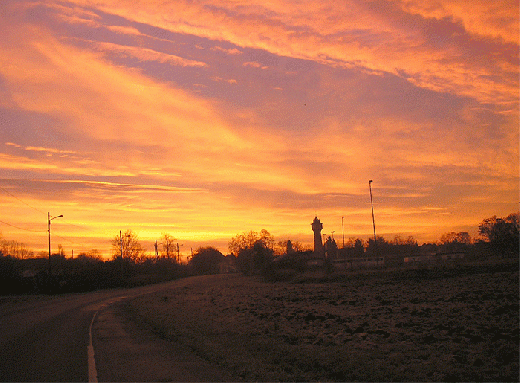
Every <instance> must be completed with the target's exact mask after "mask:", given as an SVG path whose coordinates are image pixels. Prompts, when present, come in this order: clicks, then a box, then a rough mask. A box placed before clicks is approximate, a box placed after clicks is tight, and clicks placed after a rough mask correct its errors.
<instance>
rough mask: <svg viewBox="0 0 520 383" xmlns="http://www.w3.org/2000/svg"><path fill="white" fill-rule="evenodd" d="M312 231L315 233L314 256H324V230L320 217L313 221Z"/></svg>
mask: <svg viewBox="0 0 520 383" xmlns="http://www.w3.org/2000/svg"><path fill="white" fill-rule="evenodd" d="M311 225H312V231H314V254H315V255H317V256H323V255H324V254H325V253H324V251H323V242H322V241H321V231H322V230H323V224H322V223H321V222H320V220H319V219H318V217H317V216H316V217H314V221H312V224H311Z"/></svg>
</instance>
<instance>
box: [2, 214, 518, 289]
mask: <svg viewBox="0 0 520 383" xmlns="http://www.w3.org/2000/svg"><path fill="white" fill-rule="evenodd" d="M478 232H479V237H477V238H471V237H470V235H469V234H468V233H467V232H448V233H445V234H443V235H442V236H441V238H440V239H439V241H437V242H436V243H430V244H423V245H421V246H419V245H418V243H417V241H416V240H415V239H414V238H413V237H411V236H410V237H406V238H403V237H401V236H395V237H394V238H393V239H392V240H385V239H384V238H383V237H381V236H380V237H376V240H374V239H373V238H370V239H368V240H366V241H365V240H363V239H361V238H354V237H351V238H348V239H347V241H346V242H345V245H344V246H341V248H338V246H337V244H336V242H335V240H334V239H333V238H332V237H328V238H327V239H326V241H325V244H324V247H325V249H326V252H327V256H328V257H329V258H334V257H353V258H355V257H363V256H365V257H370V256H379V255H384V256H386V257H388V259H389V260H392V257H394V258H399V257H401V258H402V257H403V256H405V255H408V254H414V253H415V252H417V249H419V248H420V247H421V248H427V247H430V249H431V250H432V251H436V252H453V251H473V253H474V254H477V253H479V254H481V255H482V254H484V256H487V255H489V254H497V255H500V256H505V257H517V256H518V251H519V213H518V212H516V213H512V214H510V215H508V216H507V217H503V218H499V217H497V216H493V217H489V218H486V219H484V220H483V221H482V222H481V223H480V225H479V228H478ZM111 245H112V248H111V258H110V260H107V261H105V260H104V259H103V257H102V254H101V253H100V252H99V251H98V250H95V249H93V250H91V251H88V252H82V253H80V254H78V255H77V256H76V257H75V258H74V259H71V258H67V257H66V256H65V253H64V251H63V247H61V246H59V247H58V252H57V253H55V254H52V255H51V257H50V259H49V257H48V254H47V253H42V254H38V255H39V258H38V257H36V258H35V257H34V252H32V251H30V250H29V249H28V248H27V247H26V246H25V245H24V244H23V243H18V242H16V241H12V240H6V239H2V238H0V278H2V280H3V281H4V283H3V286H4V287H1V288H0V294H8V293H45V292H73V291H75V292H80V291H92V290H96V289H103V288H112V287H131V286H138V285H144V284H149V283H157V282H163V281H167V280H172V279H176V278H181V277H186V276H190V275H201V274H217V273H223V272H224V273H225V272H241V273H243V274H246V275H254V274H264V275H270V274H272V273H273V272H275V271H276V270H275V269H276V268H283V267H286V268H287V265H288V264H289V265H290V267H291V268H293V269H294V270H293V271H301V270H304V269H305V267H306V266H305V262H304V260H305V257H304V256H302V255H308V256H310V255H312V250H311V249H310V248H308V247H306V246H304V245H302V244H300V243H298V242H293V241H291V240H284V241H278V242H277V241H275V238H274V237H273V236H272V235H271V234H270V233H269V232H268V231H267V230H265V229H263V230H261V231H260V232H255V231H249V232H244V233H241V234H237V235H236V236H234V237H233V238H231V240H230V241H229V243H228V250H229V254H228V255H224V254H222V252H220V251H219V250H218V249H216V248H215V247H212V246H206V247H199V248H198V249H197V250H196V251H195V252H193V254H192V256H191V257H190V259H189V261H188V263H187V264H181V262H180V259H179V244H178V242H177V240H176V239H175V238H174V237H173V236H172V235H170V234H167V233H165V234H163V235H162V236H161V238H160V240H158V241H156V243H155V256H152V257H150V256H149V255H147V252H146V249H145V248H144V247H143V246H142V245H141V243H140V241H139V237H138V235H137V234H136V233H135V232H133V231H132V230H127V231H126V232H125V233H119V234H118V235H116V236H114V238H113V239H112V241H111ZM275 260H276V261H278V262H275ZM288 262H289V263H288ZM51 266H52V267H51ZM49 271H51V272H50V274H49Z"/></svg>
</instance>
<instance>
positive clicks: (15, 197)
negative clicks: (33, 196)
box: [0, 186, 47, 230]
mask: <svg viewBox="0 0 520 383" xmlns="http://www.w3.org/2000/svg"><path fill="white" fill-rule="evenodd" d="M0 189H2V190H3V191H4V192H6V193H7V194H9V195H10V196H11V197H13V198H14V199H16V200H18V201H20V202H21V203H23V204H24V205H27V206H29V207H30V208H31V209H34V210H36V211H37V212H39V213H42V214H47V213H44V212H43V211H41V210H40V209H38V208H36V207H34V206H31V205H29V204H28V203H27V202H25V201H22V200H21V199H20V198H18V197H17V196H15V195H14V194H12V193H10V192H8V191H7V190H5V189H4V188H3V187H1V186H0ZM22 230H23V229H22Z"/></svg>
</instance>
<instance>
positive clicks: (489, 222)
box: [478, 212, 519, 255]
mask: <svg viewBox="0 0 520 383" xmlns="http://www.w3.org/2000/svg"><path fill="white" fill-rule="evenodd" d="M478 229H479V233H480V235H481V236H482V237H484V238H485V239H486V240H487V241H489V243H490V244H491V245H492V246H494V247H495V248H496V249H497V250H499V251H503V252H506V253H510V254H511V253H512V254H516V255H518V247H519V213H518V212H517V213H512V214H509V215H508V216H507V217H506V218H497V216H496V215H494V216H493V217H490V218H486V219H484V220H483V221H482V222H481V223H480V225H479V228H478Z"/></svg>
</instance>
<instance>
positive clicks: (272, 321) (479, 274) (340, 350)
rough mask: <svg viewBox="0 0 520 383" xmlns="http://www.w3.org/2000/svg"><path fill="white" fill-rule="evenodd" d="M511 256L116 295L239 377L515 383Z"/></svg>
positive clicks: (188, 282)
mask: <svg viewBox="0 0 520 383" xmlns="http://www.w3.org/2000/svg"><path fill="white" fill-rule="evenodd" d="M518 291H519V284H518V263H516V267H515V263H512V264H511V265H510V267H492V266H491V265H488V266H485V267H480V268H475V267H465V268H464V267H461V268H459V269H458V271H457V272H454V271H453V270H444V271H442V270H440V269H439V270H427V271H417V270H415V271H413V270H411V271H410V273H409V274H406V272H405V271H403V272H402V273H401V274H399V273H394V274H387V275H386V276H381V278H379V277H377V276H375V274H373V273H372V274H370V275H369V274H367V275H365V277H363V275H360V274H358V275H356V277H355V278H352V279H351V280H348V279H346V278H341V280H336V281H330V280H329V281H327V282H323V281H322V282H313V281H312V280H308V281H306V282H305V283H285V282H278V283H266V282H264V281H262V280H261V279H258V278H257V279H255V278H251V277H243V276H241V275H217V276H201V277H194V278H188V279H185V280H180V281H178V282H177V283H176V284H175V287H173V288H171V289H170V290H167V291H164V292H162V293H159V294H155V295H147V296H142V297H140V298H137V299H135V300H132V301H130V302H128V304H127V306H126V308H127V310H128V311H129V312H131V313H132V314H134V315H136V316H137V317H138V318H140V320H143V321H145V322H146V323H147V324H148V325H150V326H152V327H153V328H154V330H155V331H156V332H157V333H158V334H160V335H161V336H162V337H164V338H167V339H170V340H172V341H176V342H182V343H184V344H187V345H189V346H190V347H191V348H192V349H193V350H194V351H195V352H196V353H197V354H199V355H201V356H203V357H204V358H205V359H207V360H210V361H211V362H213V363H216V364H219V365H221V366H222V367H224V368H225V369H227V370H228V371H230V372H231V373H233V374H234V376H236V377H237V379H243V380H261V381H267V380H269V381H273V380H291V381H295V380H298V381H312V380H335V381H354V380H357V381H392V380H395V381H449V380H463V381H482V380H486V381H518V378H519V376H518V357H519V354H518V345H519V340H518V339H519V330H518V328H519V320H518V314H519V312H518V299H519V296H518Z"/></svg>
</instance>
